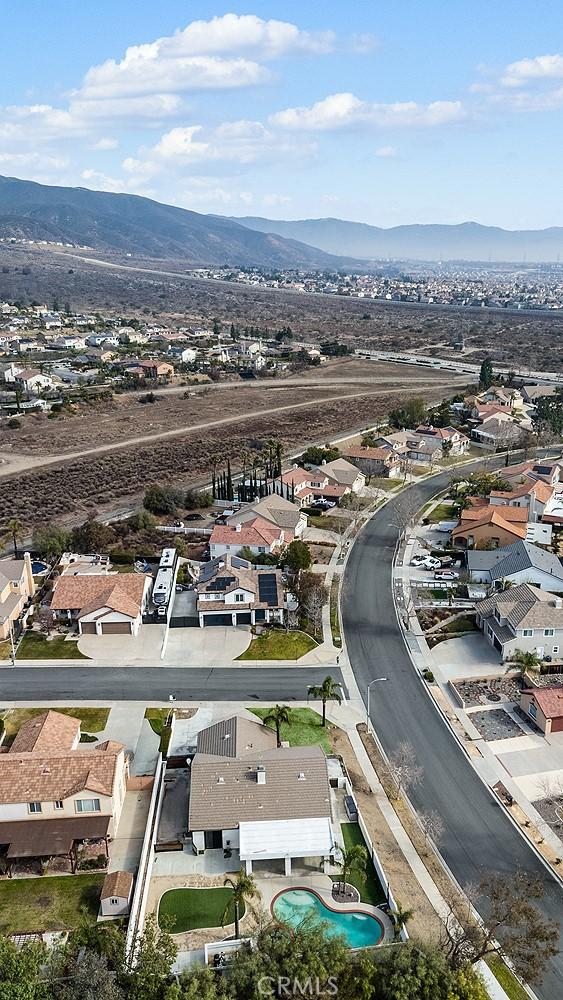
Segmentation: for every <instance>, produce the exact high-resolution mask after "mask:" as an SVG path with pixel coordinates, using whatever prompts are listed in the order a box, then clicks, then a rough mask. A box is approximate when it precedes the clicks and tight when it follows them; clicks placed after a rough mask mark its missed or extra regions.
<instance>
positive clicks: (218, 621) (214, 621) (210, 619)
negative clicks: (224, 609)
mask: <svg viewBox="0 0 563 1000" xmlns="http://www.w3.org/2000/svg"><path fill="white" fill-rule="evenodd" d="M232 624H233V619H232V618H231V616H230V615H205V618H204V625H206V626H207V625H223V626H225V625H232Z"/></svg>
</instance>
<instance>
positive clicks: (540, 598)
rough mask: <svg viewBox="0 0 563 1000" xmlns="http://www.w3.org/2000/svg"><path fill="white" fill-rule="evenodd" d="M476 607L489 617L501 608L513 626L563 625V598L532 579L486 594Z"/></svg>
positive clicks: (478, 611)
mask: <svg viewBox="0 0 563 1000" xmlns="http://www.w3.org/2000/svg"><path fill="white" fill-rule="evenodd" d="M559 605H561V606H559ZM475 607H476V611H477V614H479V615H480V616H481V618H489V617H490V616H491V615H493V614H494V612H495V609H496V608H498V610H499V613H500V615H501V617H502V618H504V619H506V621H507V622H508V624H509V625H511V626H512V628H513V629H523V628H563V601H561V599H560V598H555V597H554V596H553V594H548V593H547V591H545V590H540V589H539V587H532V586H531V585H530V584H529V583H521V584H519V585H518V586H517V587H510V589H509V590H503V591H501V592H500V593H498V594H493V595H492V596H491V597H486V598H485V600H484V601H478V602H477V604H476V606H475Z"/></svg>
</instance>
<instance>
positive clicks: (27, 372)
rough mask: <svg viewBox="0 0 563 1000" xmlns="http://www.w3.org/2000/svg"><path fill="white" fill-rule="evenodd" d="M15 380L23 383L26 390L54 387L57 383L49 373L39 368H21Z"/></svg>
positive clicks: (35, 390) (17, 383)
mask: <svg viewBox="0 0 563 1000" xmlns="http://www.w3.org/2000/svg"><path fill="white" fill-rule="evenodd" d="M15 381H16V385H21V387H22V389H25V390H26V392H37V391H38V390H41V389H52V388H53V387H54V385H55V382H54V380H53V379H52V378H51V377H50V376H49V375H43V373H42V372H40V371H39V370H38V369H37V368H19V369H18V370H17V372H16V378H15Z"/></svg>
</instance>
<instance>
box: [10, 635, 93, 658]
mask: <svg viewBox="0 0 563 1000" xmlns="http://www.w3.org/2000/svg"><path fill="white" fill-rule="evenodd" d="M16 659H17V660H88V659H89V657H88V656H85V654H84V653H81V652H80V650H79V648H78V643H77V642H75V640H74V639H72V640H70V641H69V642H67V641H66V640H65V639H64V637H63V636H62V635H56V636H54V638H52V639H47V637H46V636H44V635H42V634H41V633H40V632H26V634H25V635H24V637H23V639H22V641H21V643H20V645H19V646H18V651H17V654H16Z"/></svg>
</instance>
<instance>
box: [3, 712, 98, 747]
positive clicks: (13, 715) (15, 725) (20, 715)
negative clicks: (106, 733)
mask: <svg viewBox="0 0 563 1000" xmlns="http://www.w3.org/2000/svg"><path fill="white" fill-rule="evenodd" d="M47 711H48V709H46V708H10V709H8V711H7V712H5V713H4V715H3V717H2V721H3V723H4V729H5V730H6V739H7V741H8V743H11V742H12V740H13V738H14V736H15V735H16V733H17V731H18V729H19V728H20V726H23V724H24V722H27V720H28V719H32V718H34V716H36V715H41V714H42V713H43V712H47ZM53 711H55V712H60V714H61V715H71V716H72V717H73V718H74V719H80V723H81V729H82V731H83V732H85V733H100V732H101V731H102V729H105V728H106V726H107V721H108V716H109V708H56V709H53Z"/></svg>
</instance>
